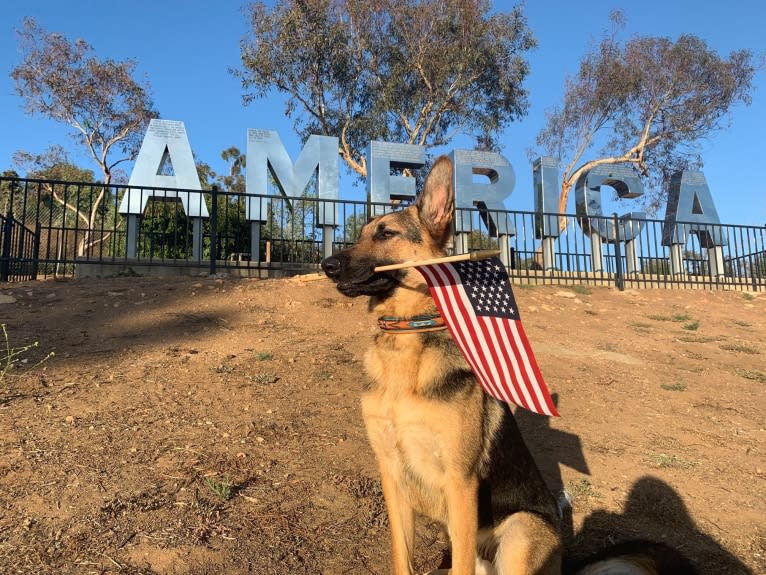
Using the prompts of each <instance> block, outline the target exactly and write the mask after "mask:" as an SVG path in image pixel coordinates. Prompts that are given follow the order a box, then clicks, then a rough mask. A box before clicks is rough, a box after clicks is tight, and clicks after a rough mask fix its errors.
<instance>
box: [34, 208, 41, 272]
mask: <svg viewBox="0 0 766 575" xmlns="http://www.w3.org/2000/svg"><path fill="white" fill-rule="evenodd" d="M41 234H42V227H41V226H40V222H37V224H36V225H35V239H34V240H33V242H34V243H33V246H32V279H33V280H36V279H37V268H38V267H39V265H40V235H41Z"/></svg>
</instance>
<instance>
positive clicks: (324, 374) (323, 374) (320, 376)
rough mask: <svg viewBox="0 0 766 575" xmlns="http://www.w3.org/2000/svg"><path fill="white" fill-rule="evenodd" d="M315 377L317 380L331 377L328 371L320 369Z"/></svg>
mask: <svg viewBox="0 0 766 575" xmlns="http://www.w3.org/2000/svg"><path fill="white" fill-rule="evenodd" d="M315 377H316V378H317V379H318V380H321V381H325V380H327V379H332V373H331V372H329V371H325V370H322V371H319V372H317V374H316V376H315Z"/></svg>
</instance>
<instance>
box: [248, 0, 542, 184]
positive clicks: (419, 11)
mask: <svg viewBox="0 0 766 575" xmlns="http://www.w3.org/2000/svg"><path fill="white" fill-rule="evenodd" d="M371 8H372V6H371V5H370V4H369V3H368V2H350V1H344V0H341V1H340V2H333V1H331V0H318V1H315V2H301V1H298V0H278V1H277V2H276V3H275V4H274V5H273V6H271V7H269V6H267V4H266V3H265V2H255V3H253V4H250V6H249V16H250V24H251V29H250V30H249V31H248V34H247V35H246V36H245V38H243V40H242V42H241V46H242V54H241V56H242V68H241V69H240V70H237V71H235V74H236V75H237V76H238V77H239V78H240V80H241V81H242V87H243V89H244V91H245V94H244V101H245V102H246V103H250V102H252V101H254V100H255V99H257V98H265V97H271V96H272V95H273V93H274V90H276V91H278V92H280V93H282V94H284V95H286V96H287V100H286V110H285V112H286V114H287V115H288V116H291V117H294V118H295V129H296V132H297V133H298V135H299V136H300V137H301V138H302V139H305V138H306V137H308V135H310V134H324V135H330V136H338V137H339V139H340V143H339V144H340V145H339V148H340V149H339V152H340V155H341V157H342V158H343V159H344V160H345V161H346V163H347V164H348V166H349V167H350V168H351V169H352V170H354V171H355V172H356V173H357V174H359V175H360V176H363V177H364V176H366V174H367V167H366V161H365V154H364V152H365V149H366V147H367V145H368V142H370V141H371V140H384V141H392V142H408V143H416V144H422V145H425V146H439V145H444V144H446V143H448V142H449V141H450V140H451V139H452V137H453V136H454V135H455V134H456V133H459V132H463V133H467V134H471V135H474V136H475V137H476V139H477V142H478V144H479V145H480V146H481V147H484V148H495V147H496V144H497V141H496V140H497V136H498V135H499V134H500V133H501V132H502V130H503V129H504V128H505V126H506V125H507V124H508V123H509V122H510V121H512V120H514V119H517V118H519V117H521V116H523V115H524V114H526V112H527V109H528V107H529V105H528V102H527V92H526V90H524V88H523V82H524V80H525V79H526V77H527V75H528V73H529V65H528V63H527V62H526V61H525V59H524V57H525V55H526V52H527V51H529V50H530V49H531V48H533V47H534V45H535V41H534V39H533V38H532V35H531V33H530V31H529V29H528V27H527V23H526V20H525V18H524V15H523V13H522V11H521V9H520V8H513V9H511V10H510V11H507V12H503V11H500V10H495V9H494V8H493V6H492V3H491V2H489V1H488V0H470V1H468V2H466V1H465V0H447V1H437V0H384V1H382V2H378V3H376V5H375V9H371Z"/></svg>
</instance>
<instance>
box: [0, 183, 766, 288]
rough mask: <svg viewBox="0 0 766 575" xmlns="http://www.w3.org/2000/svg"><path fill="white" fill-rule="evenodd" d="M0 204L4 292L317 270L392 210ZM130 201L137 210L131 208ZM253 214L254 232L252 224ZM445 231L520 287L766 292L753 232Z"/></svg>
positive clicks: (473, 222) (493, 227)
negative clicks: (76, 280)
mask: <svg viewBox="0 0 766 575" xmlns="http://www.w3.org/2000/svg"><path fill="white" fill-rule="evenodd" d="M0 193H1V194H2V195H0V207H5V209H7V211H8V213H11V212H12V213H13V218H12V221H13V223H12V225H9V224H8V221H9V219H8V217H7V216H6V217H5V218H3V220H2V221H3V223H4V225H3V230H6V228H8V229H10V230H11V231H10V232H6V231H4V232H3V242H2V245H3V252H2V257H3V259H2V260H0V262H1V263H2V266H3V268H2V269H6V270H8V273H7V277H0V279H2V280H3V281H7V280H19V279H31V278H33V277H36V276H42V277H48V276H60V275H75V274H76V275H116V274H120V273H154V271H155V270H156V271H158V272H159V271H160V270H165V271H167V270H168V269H173V268H185V269H191V270H194V271H196V272H198V273H219V272H222V271H223V272H228V273H232V274H235V273H236V274H240V275H257V276H267V275H280V274H294V273H301V272H307V271H318V270H319V262H320V261H321V259H322V258H323V257H324V256H326V255H329V254H330V253H333V252H335V251H337V250H339V249H342V248H343V247H346V246H349V245H351V244H352V243H354V241H356V239H357V237H358V235H359V232H360V230H361V228H362V226H363V225H364V224H365V223H366V221H367V220H368V217H369V215H370V213H371V211H374V212H375V213H380V212H385V211H392V210H395V209H400V208H402V207H403V205H402V204H398V205H370V204H368V203H367V202H364V201H352V200H335V201H331V200H320V199H318V198H315V197H309V196H304V197H282V196H280V195H273V196H255V195H248V194H243V193H233V192H224V191H219V190H217V189H215V188H214V189H212V190H205V191H200V190H178V189H158V188H138V187H130V186H125V185H116V186H103V185H100V184H90V183H73V182H56V181H43V180H30V179H3V178H0ZM137 199H140V201H139V202H138V204H136V205H138V206H139V209H138V210H136V209H135V208H130V207H129V206H132V205H134V204H133V202H134V200H137ZM195 202H196V203H195ZM144 203H145V205H143V204H144ZM203 203H204V206H203V205H202V204H203ZM126 207H127V208H126ZM203 208H204V209H203ZM130 211H132V212H133V213H132V214H130V213H127V212H130ZM187 214H197V216H196V217H190V216H189V215H187ZM200 214H204V215H203V216H200ZM252 214H258V215H259V217H260V219H259V220H258V221H250V220H249V219H248V215H250V216H252ZM328 214H331V215H330V216H329V217H328ZM544 218H548V221H549V222H555V225H553V226H551V225H548V226H547V227H546V230H547V231H548V233H549V234H551V232H550V230H551V229H557V230H560V231H559V233H558V234H552V235H551V237H545V238H543V237H541V233H540V232H541V230H542V229H543V226H542V225H541V222H542V221H543V219H544ZM456 220H457V221H459V222H460V226H459V229H458V230H457V232H456V234H455V236H454V243H455V245H454V251H455V252H456V253H463V252H466V251H471V250H478V249H492V248H494V249H499V250H501V258H502V259H503V260H504V262H505V263H506V265H507V267H508V269H509V273H510V274H511V276H512V278H514V280H515V281H518V282H522V283H524V282H527V283H550V284H582V283H589V284H600V285H615V286H617V287H619V288H621V289H622V288H625V287H700V288H707V289H716V288H730V289H741V290H766V228H764V227H758V226H740V225H716V226H712V225H710V224H705V225H700V224H697V223H694V222H665V221H662V220H653V219H641V220H632V221H631V220H626V219H625V218H618V217H617V216H616V215H613V216H609V217H604V218H594V217H590V218H589V220H586V221H583V220H581V219H579V218H578V217H577V216H572V215H561V214H536V213H534V212H520V211H487V210H481V209H474V210H458V213H457V218H456ZM328 222H329V223H328ZM14 230H16V231H14ZM14 234H15V235H14ZM6 237H11V238H12V239H10V240H6V239H5V238H6ZM30 237H33V238H35V239H34V240H30V239H29V238H30ZM669 238H670V239H669ZM30 241H31V244H30ZM673 242H675V243H673ZM6 245H8V246H9V247H7V248H6ZM30 246H32V247H30ZM12 270H13V271H15V272H16V273H13V272H12ZM24 270H29V271H28V272H26V271H24ZM32 270H35V272H36V276H35V274H34V273H32ZM22 272H23V273H22Z"/></svg>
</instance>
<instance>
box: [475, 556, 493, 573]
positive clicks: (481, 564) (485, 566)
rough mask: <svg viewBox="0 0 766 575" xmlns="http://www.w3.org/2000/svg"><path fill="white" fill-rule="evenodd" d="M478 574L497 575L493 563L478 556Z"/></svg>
mask: <svg viewBox="0 0 766 575" xmlns="http://www.w3.org/2000/svg"><path fill="white" fill-rule="evenodd" d="M476 575H497V572H496V571H495V568H494V567H493V566H492V563H490V562H489V561H486V560H484V559H482V558H480V557H477V558H476Z"/></svg>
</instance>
